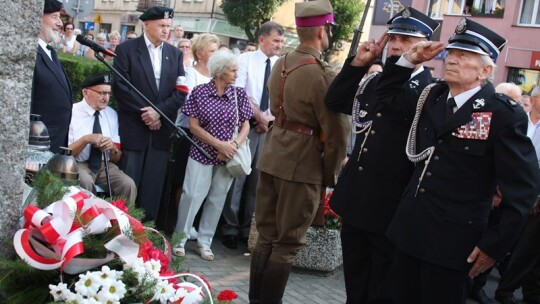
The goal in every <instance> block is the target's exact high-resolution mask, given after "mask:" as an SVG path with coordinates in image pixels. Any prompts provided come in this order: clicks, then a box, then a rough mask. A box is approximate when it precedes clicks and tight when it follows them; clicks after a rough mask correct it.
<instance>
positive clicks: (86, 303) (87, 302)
mask: <svg viewBox="0 0 540 304" xmlns="http://www.w3.org/2000/svg"><path fill="white" fill-rule="evenodd" d="M83 304H101V302H99V301H98V300H96V299H94V298H88V299H83Z"/></svg>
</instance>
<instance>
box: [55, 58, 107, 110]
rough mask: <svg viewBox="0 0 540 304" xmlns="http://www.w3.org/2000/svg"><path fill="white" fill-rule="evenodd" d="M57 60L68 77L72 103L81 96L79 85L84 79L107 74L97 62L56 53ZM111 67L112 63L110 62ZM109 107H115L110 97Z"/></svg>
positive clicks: (103, 67) (104, 68) (101, 64)
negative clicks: (98, 74)
mask: <svg viewBox="0 0 540 304" xmlns="http://www.w3.org/2000/svg"><path fill="white" fill-rule="evenodd" d="M58 59H59V60H60V63H61V64H62V67H63V68H64V70H65V71H66V74H67V75H68V78H69V81H70V83H71V89H72V91H73V102H79V101H81V100H82V98H83V96H82V93H81V90H82V88H81V84H82V82H83V81H84V79H85V78H86V77H88V76H90V75H92V74H97V73H105V72H109V69H108V68H107V67H106V66H105V65H104V64H103V63H101V62H99V61H97V60H92V59H88V58H86V57H80V56H73V55H70V54H66V53H61V52H59V53H58ZM110 64H111V65H112V62H110ZM109 105H110V106H111V107H113V108H115V106H116V99H114V97H113V96H112V95H111V99H110V101H109Z"/></svg>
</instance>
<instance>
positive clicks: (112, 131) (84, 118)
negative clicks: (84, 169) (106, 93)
mask: <svg viewBox="0 0 540 304" xmlns="http://www.w3.org/2000/svg"><path fill="white" fill-rule="evenodd" d="M95 112H96V110H94V109H93V108H92V107H90V105H88V103H87V102H86V101H85V100H84V99H83V100H82V101H81V102H78V103H76V104H74V105H73V108H72V117H71V123H70V124H69V134H68V145H71V144H72V143H74V142H76V141H77V140H79V139H80V138H81V137H83V136H85V135H87V134H92V133H93V132H92V131H93V129H94V113H95ZM99 125H100V126H101V132H102V134H103V136H106V137H110V138H111V139H112V141H113V142H115V143H120V135H118V114H116V111H115V110H113V109H112V108H111V107H106V108H105V109H103V110H101V111H99ZM90 148H91V145H90V144H87V145H86V147H84V149H83V150H82V151H81V153H79V155H77V156H75V159H76V160H77V161H78V162H85V161H87V160H88V158H89V157H90Z"/></svg>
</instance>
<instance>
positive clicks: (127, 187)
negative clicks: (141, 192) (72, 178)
mask: <svg viewBox="0 0 540 304" xmlns="http://www.w3.org/2000/svg"><path fill="white" fill-rule="evenodd" d="M108 165H109V181H110V183H111V190H112V193H109V195H111V196H112V195H116V196H118V195H122V196H125V197H126V199H128V200H129V201H130V202H135V199H137V187H135V183H134V182H133V180H132V179H131V178H130V177H129V176H127V175H126V174H125V173H124V172H122V170H120V168H118V166H117V165H115V164H114V163H112V162H109V163H108ZM77 168H78V169H79V184H80V185H81V187H83V188H84V189H86V190H88V191H92V193H94V194H96V185H98V186H100V187H101V188H102V189H104V190H105V191H108V187H107V176H106V174H105V166H103V165H101V168H100V169H99V171H98V172H96V173H94V172H93V171H92V170H90V168H88V163H86V162H81V163H77Z"/></svg>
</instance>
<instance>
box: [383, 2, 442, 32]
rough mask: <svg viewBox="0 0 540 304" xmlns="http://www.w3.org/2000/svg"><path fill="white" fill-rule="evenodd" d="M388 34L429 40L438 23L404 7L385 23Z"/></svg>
mask: <svg viewBox="0 0 540 304" xmlns="http://www.w3.org/2000/svg"><path fill="white" fill-rule="evenodd" d="M386 24H387V25H388V34H397V35H405V36H413V37H420V38H427V39H428V40H431V36H433V32H435V30H436V29H437V28H438V27H439V22H437V21H435V20H433V19H431V18H429V17H428V16H426V15H424V14H422V13H421V12H419V11H417V10H415V9H414V8H412V7H406V8H405V9H403V10H402V11H401V12H399V13H397V15H395V16H394V17H392V18H391V19H390V20H388V22H387V23H386Z"/></svg>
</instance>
